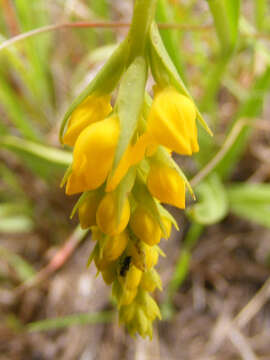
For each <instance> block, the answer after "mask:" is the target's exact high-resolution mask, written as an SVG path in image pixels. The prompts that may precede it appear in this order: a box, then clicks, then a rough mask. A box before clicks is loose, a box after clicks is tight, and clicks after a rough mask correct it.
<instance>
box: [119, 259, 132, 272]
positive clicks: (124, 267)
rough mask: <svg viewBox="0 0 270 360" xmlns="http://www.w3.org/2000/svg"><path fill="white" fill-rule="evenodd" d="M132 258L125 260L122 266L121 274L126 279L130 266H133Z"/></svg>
mask: <svg viewBox="0 0 270 360" xmlns="http://www.w3.org/2000/svg"><path fill="white" fill-rule="evenodd" d="M131 259H132V258H131V256H126V257H125V258H124V260H123V263H122V264H121V267H120V271H119V274H120V276H122V277H124V276H126V273H127V272H128V270H129V267H130V264H131Z"/></svg>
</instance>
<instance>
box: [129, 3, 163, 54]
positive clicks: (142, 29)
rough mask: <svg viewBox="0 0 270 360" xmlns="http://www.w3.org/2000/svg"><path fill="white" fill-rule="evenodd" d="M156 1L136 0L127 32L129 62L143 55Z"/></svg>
mask: <svg viewBox="0 0 270 360" xmlns="http://www.w3.org/2000/svg"><path fill="white" fill-rule="evenodd" d="M156 5H157V0H136V2H135V6H134V10H133V18H132V23H131V26H130V31H129V38H130V61H132V60H133V59H134V58H135V57H136V56H138V55H143V54H144V51H145V45H146V40H147V35H148V32H149V29H150V25H151V23H152V21H153V20H154V16H155V11H156Z"/></svg>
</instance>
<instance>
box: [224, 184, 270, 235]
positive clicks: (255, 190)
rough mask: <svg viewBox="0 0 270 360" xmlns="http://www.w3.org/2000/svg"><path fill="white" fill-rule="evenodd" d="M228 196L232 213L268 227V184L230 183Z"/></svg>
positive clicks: (269, 201) (269, 185)
mask: <svg viewBox="0 0 270 360" xmlns="http://www.w3.org/2000/svg"><path fill="white" fill-rule="evenodd" d="M228 197H229V201H230V209H231V211H232V213H234V214H235V215H237V216H240V217H243V218H245V219H247V220H250V221H252V222H255V223H257V224H260V225H262V226H266V227H268V228H269V227H270V184H248V183H240V184H232V185H230V187H229V188H228Z"/></svg>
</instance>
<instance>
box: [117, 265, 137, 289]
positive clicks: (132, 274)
mask: <svg viewBox="0 0 270 360" xmlns="http://www.w3.org/2000/svg"><path fill="white" fill-rule="evenodd" d="M141 278H142V271H141V270H139V269H138V268H137V267H136V266H134V265H131V266H130V268H129V269H128V271H127V273H126V274H125V275H124V276H122V275H121V274H119V281H120V282H121V283H122V284H123V286H124V287H125V288H127V289H135V288H137V287H138V286H139V284H140V281H141Z"/></svg>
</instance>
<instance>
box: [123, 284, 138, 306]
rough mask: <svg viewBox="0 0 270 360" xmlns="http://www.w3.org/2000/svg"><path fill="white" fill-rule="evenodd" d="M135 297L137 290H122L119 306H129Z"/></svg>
mask: <svg viewBox="0 0 270 360" xmlns="http://www.w3.org/2000/svg"><path fill="white" fill-rule="evenodd" d="M136 295H137V288H134V289H129V288H123V292H122V295H121V297H120V305H121V306H123V305H129V304H131V303H132V301H133V300H134V299H135V296H136Z"/></svg>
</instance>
